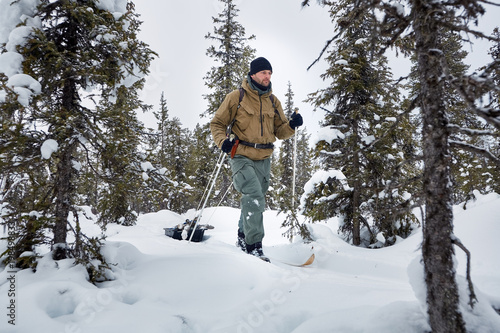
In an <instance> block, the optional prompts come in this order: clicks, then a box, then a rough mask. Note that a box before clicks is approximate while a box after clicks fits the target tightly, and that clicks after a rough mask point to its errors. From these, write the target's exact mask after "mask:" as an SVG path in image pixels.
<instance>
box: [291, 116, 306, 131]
mask: <svg viewBox="0 0 500 333" xmlns="http://www.w3.org/2000/svg"><path fill="white" fill-rule="evenodd" d="M303 123H304V120H302V116H301V115H300V113H294V114H292V119H291V120H290V127H291V128H292V129H293V130H295V128H297V127H299V126H301V125H302V124H303Z"/></svg>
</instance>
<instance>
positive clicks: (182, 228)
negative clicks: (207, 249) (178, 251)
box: [163, 220, 214, 242]
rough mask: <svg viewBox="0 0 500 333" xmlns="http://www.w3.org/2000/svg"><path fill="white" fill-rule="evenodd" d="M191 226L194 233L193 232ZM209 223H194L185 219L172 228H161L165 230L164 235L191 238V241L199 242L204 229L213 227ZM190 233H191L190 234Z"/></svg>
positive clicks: (175, 237) (180, 238) (183, 238)
mask: <svg viewBox="0 0 500 333" xmlns="http://www.w3.org/2000/svg"><path fill="white" fill-rule="evenodd" d="M193 226H195V228H194V234H193ZM213 228H214V227H213V226H210V225H206V224H205V225H196V224H195V223H194V222H193V221H190V220H186V222H184V223H182V224H178V225H176V226H175V227H173V228H163V230H165V235H166V236H168V237H171V238H173V239H177V240H189V239H190V240H191V241H193V242H201V241H202V240H203V236H204V235H205V230H207V229H213ZM191 234H193V235H192V236H191Z"/></svg>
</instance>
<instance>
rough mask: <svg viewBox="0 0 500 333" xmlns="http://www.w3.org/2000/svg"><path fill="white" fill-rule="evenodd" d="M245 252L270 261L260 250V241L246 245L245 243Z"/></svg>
mask: <svg viewBox="0 0 500 333" xmlns="http://www.w3.org/2000/svg"><path fill="white" fill-rule="evenodd" d="M246 252H247V253H248V254H251V255H253V256H256V257H257V258H259V259H261V260H264V261H265V262H271V260H270V259H269V258H268V257H266V256H265V255H264V252H263V251H262V243H261V242H257V243H255V244H251V245H248V244H246Z"/></svg>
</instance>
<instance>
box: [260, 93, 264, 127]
mask: <svg viewBox="0 0 500 333" xmlns="http://www.w3.org/2000/svg"><path fill="white" fill-rule="evenodd" d="M259 102H260V136H264V120H263V119H262V96H259Z"/></svg>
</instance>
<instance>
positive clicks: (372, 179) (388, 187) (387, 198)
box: [303, 0, 417, 246]
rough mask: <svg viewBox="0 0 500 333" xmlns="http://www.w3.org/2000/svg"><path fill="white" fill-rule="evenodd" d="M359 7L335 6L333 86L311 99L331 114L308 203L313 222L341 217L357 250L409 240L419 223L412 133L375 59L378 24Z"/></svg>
mask: <svg viewBox="0 0 500 333" xmlns="http://www.w3.org/2000/svg"><path fill="white" fill-rule="evenodd" d="M356 6H357V5H356V2H355V1H351V0H345V1H338V2H335V3H329V7H330V13H331V16H332V18H333V19H335V20H336V24H337V31H338V35H337V36H336V37H337V38H336V39H335V41H334V43H335V46H334V47H333V48H331V49H330V50H329V53H328V56H327V57H326V60H327V61H328V63H329V64H330V68H328V69H327V71H326V73H324V74H323V75H322V78H323V79H324V80H328V79H329V80H331V84H330V86H329V87H327V88H325V89H322V90H319V91H317V92H315V93H312V94H310V96H309V99H308V100H309V101H310V102H311V103H312V104H313V105H314V106H315V107H318V108H321V109H323V110H324V111H325V112H326V116H325V120H324V121H323V122H322V124H321V126H322V127H323V130H322V131H321V133H322V138H321V139H320V140H319V142H318V143H317V145H316V154H317V156H318V157H319V158H320V168H321V170H320V171H318V172H317V173H316V175H315V176H313V179H311V183H310V186H308V187H309V188H311V191H310V192H309V193H306V196H305V198H304V201H303V202H304V208H305V213H306V214H307V215H308V216H310V217H311V218H312V219H313V220H324V219H327V218H330V217H333V216H339V217H340V219H341V221H342V223H341V225H340V230H341V231H342V232H343V233H344V234H345V235H346V236H347V237H348V239H351V240H352V243H353V244H354V245H361V244H362V243H363V245H365V246H367V245H370V244H375V243H378V242H379V239H380V238H381V237H379V238H377V234H379V233H381V234H382V235H383V236H384V238H385V240H386V241H384V242H383V243H384V244H383V245H388V244H391V243H394V241H395V239H396V238H395V237H396V236H403V237H406V236H407V235H409V229H411V227H412V225H413V224H414V223H415V222H416V221H417V220H416V218H415V217H414V216H413V215H412V214H411V212H409V211H407V210H404V209H402V208H404V207H405V206H408V205H409V201H410V200H412V193H411V192H412V187H411V183H409V182H407V181H406V179H407V177H409V176H411V172H412V170H411V168H410V167H409V166H408V165H407V164H405V163H403V161H404V160H405V159H406V158H409V157H410V156H405V151H404V148H405V147H407V146H411V145H412V142H411V131H412V128H411V124H410V122H409V121H408V119H407V117H406V115H405V114H404V113H403V112H402V110H401V109H400V107H399V104H400V99H399V95H400V94H399V92H398V90H397V85H395V84H394V82H393V81H392V80H391V75H390V72H389V68H388V66H387V59H386V57H384V56H379V57H378V56H377V57H376V56H374V54H375V53H376V52H377V51H378V50H379V49H380V45H379V44H376V43H374V40H373V38H372V29H373V25H374V24H375V22H377V19H376V17H375V16H374V15H373V13H369V12H365V13H362V15H356V13H355V10H354V9H355V7H356ZM370 220H373V225H370ZM362 230H364V231H366V232H364V234H365V235H362ZM386 243H387V244H386Z"/></svg>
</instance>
